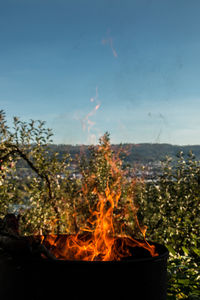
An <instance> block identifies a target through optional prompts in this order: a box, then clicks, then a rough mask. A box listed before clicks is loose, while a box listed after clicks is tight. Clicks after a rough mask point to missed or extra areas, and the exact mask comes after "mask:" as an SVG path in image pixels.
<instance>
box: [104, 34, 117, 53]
mask: <svg viewBox="0 0 200 300" xmlns="http://www.w3.org/2000/svg"><path fill="white" fill-rule="evenodd" d="M101 42H102V44H103V45H108V46H109V47H110V49H111V50H112V54H113V56H114V57H115V58H117V57H118V54H117V51H116V50H115V48H114V46H113V39H112V37H111V36H110V35H109V32H108V37H107V38H105V39H104V38H103V39H102V41H101Z"/></svg>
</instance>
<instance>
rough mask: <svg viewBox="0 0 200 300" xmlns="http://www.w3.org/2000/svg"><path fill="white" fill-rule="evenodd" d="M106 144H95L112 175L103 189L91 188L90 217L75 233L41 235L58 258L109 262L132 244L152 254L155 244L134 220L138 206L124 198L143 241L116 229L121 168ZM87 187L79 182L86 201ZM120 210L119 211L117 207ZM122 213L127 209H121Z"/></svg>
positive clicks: (93, 177)
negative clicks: (94, 200)
mask: <svg viewBox="0 0 200 300" xmlns="http://www.w3.org/2000/svg"><path fill="white" fill-rule="evenodd" d="M109 150H110V144H109V142H108V141H105V140H104V141H103V143H102V144H101V145H100V146H98V149H97V152H100V153H103V158H104V159H105V162H106V164H107V166H109V170H110V173H111V174H112V178H114V179H113V180H112V181H109V180H107V183H106V187H105V190H103V191H99V190H98V188H97V187H94V188H93V190H92V194H93V195H94V196H95V197H96V199H97V203H96V204H95V205H94V206H93V207H91V206H90V205H89V203H88V205H89V212H90V216H89V218H88V219H87V222H86V225H85V226H83V228H80V230H79V232H78V233H77V234H72V235H63V236H62V235H61V236H57V235H50V236H46V238H45V237H44V236H43V237H42V240H41V242H43V243H45V244H46V245H49V247H50V250H51V251H52V253H53V254H54V255H55V256H56V257H57V258H59V259H64V260H85V261H96V260H101V261H113V260H120V259H122V258H123V257H128V256H131V249H133V248H134V247H136V246H139V247H143V248H145V249H147V250H148V251H149V252H150V254H151V256H156V255H157V254H156V251H155V247H154V246H153V245H150V244H149V243H148V242H147V241H146V238H145V232H146V227H144V228H142V227H141V226H140V224H139V221H138V219H137V211H138V208H137V206H136V205H135V204H134V202H133V200H132V199H131V197H130V199H129V198H127V199H126V201H127V206H126V208H127V207H128V209H129V210H131V212H132V215H133V218H134V221H135V224H136V227H137V229H138V231H139V232H140V234H141V235H142V237H143V240H142V241H140V240H137V239H134V238H133V237H132V236H130V235H127V234H126V233H125V232H124V231H123V225H122V226H121V228H120V232H116V228H115V227H116V226H115V222H116V219H117V218H120V217H121V215H120V213H117V212H116V211H117V210H119V203H120V200H121V197H122V187H121V186H122V182H123V180H124V172H123V171H122V170H121V168H120V165H121V161H120V159H119V157H117V158H115V159H114V158H113V157H112V156H110V155H108V153H110V152H109ZM89 180H90V181H91V182H92V181H94V180H95V175H94V174H91V177H90V178H89ZM88 190H89V189H88V186H87V185H86V184H83V186H82V193H83V195H84V199H86V201H87V195H88ZM119 211H120V212H121V210H119ZM124 213H125V214H126V213H127V212H124Z"/></svg>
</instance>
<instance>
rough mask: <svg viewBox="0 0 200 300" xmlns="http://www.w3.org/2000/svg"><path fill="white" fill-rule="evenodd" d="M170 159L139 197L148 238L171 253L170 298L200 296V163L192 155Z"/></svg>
mask: <svg viewBox="0 0 200 300" xmlns="http://www.w3.org/2000/svg"><path fill="white" fill-rule="evenodd" d="M177 157H178V161H177V164H173V161H172V160H171V159H170V158H169V157H167V158H166V160H165V161H163V172H162V175H161V176H160V177H159V178H157V180H156V181H155V182H153V183H150V184H144V185H143V187H141V186H140V188H139V189H138V192H137V197H138V198H139V199H140V201H141V202H140V203H141V212H140V214H141V218H142V219H143V222H144V223H145V224H146V225H147V226H148V231H147V234H148V239H151V240H154V241H158V242H161V243H164V244H166V246H167V247H168V249H169V251H170V260H169V267H168V272H169V291H168V292H169V299H182V298H186V297H187V296H189V295H190V296H192V295H193V296H194V295H196V296H200V293H199V286H200V272H199V264H200V255H199V254H200V252H199V249H200V232H199V231H200V161H196V160H195V156H194V155H193V154H192V152H189V154H188V156H187V157H186V158H185V157H184V155H183V153H182V152H180V153H179V154H178V155H177Z"/></svg>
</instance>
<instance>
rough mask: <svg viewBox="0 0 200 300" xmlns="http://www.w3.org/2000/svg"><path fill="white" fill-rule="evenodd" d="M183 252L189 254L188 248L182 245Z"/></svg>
mask: <svg viewBox="0 0 200 300" xmlns="http://www.w3.org/2000/svg"><path fill="white" fill-rule="evenodd" d="M182 250H183V252H184V253H185V255H189V250H188V249H187V248H185V247H184V246H183V247H182Z"/></svg>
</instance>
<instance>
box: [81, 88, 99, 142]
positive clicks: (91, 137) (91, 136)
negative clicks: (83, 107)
mask: <svg viewBox="0 0 200 300" xmlns="http://www.w3.org/2000/svg"><path fill="white" fill-rule="evenodd" d="M98 97H99V95H98V87H96V95H95V96H94V97H92V98H90V102H91V103H93V104H94V107H93V108H92V110H91V111H90V112H89V113H88V114H87V115H86V116H85V117H84V118H82V120H81V125H82V129H83V131H84V132H87V133H88V142H89V143H90V144H95V143H96V139H97V137H96V134H95V133H94V131H95V128H94V126H95V124H96V123H95V122H94V121H93V120H92V119H91V118H92V117H93V116H94V115H95V114H96V113H97V111H98V110H99V108H100V106H101V103H100V101H99V99H98Z"/></svg>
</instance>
